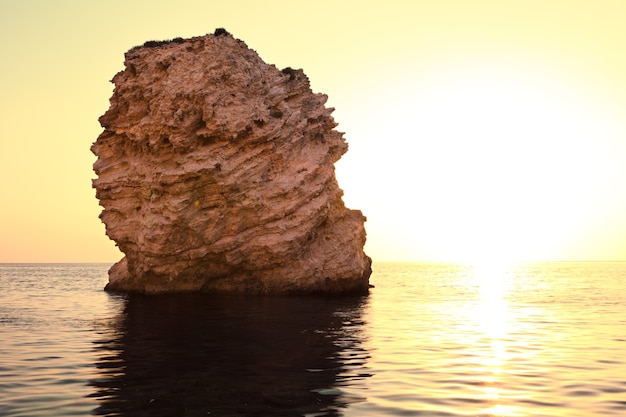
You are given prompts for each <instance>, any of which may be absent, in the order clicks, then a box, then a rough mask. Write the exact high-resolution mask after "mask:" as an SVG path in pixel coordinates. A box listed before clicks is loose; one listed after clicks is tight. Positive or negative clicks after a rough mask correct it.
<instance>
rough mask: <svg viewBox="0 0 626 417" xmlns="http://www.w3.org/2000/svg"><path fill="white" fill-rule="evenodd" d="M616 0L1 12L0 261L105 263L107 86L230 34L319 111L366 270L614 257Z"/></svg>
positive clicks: (218, 4)
mask: <svg viewBox="0 0 626 417" xmlns="http://www.w3.org/2000/svg"><path fill="white" fill-rule="evenodd" d="M624 21H626V2H624V1H621V0H614V1H609V0H594V1H576V0H567V1H550V0H542V1H532V0H530V1H529V0H526V1H515V0H510V1H507V0H492V1H471V0H464V1H461V0H457V1H453V0H438V1H419V0H416V1H408V0H406V1H399V0H387V1H384V2H380V1H376V2H374V1H362V0H361V1H316V2H299V1H294V0H290V1H282V0H275V1H271V2H260V1H238V0H230V1H208V0H198V1H185V0H179V1H176V2H174V1H149V2H148V1H132V2H130V1H112V0H110V1H107V2H86V1H78V0H77V1H70V0H59V1H48V0H45V1H44V0H41V1H37V0H0V48H1V49H0V51H1V53H2V60H1V65H0V87H1V90H0V91H1V94H0V262H114V261H117V260H118V259H119V258H120V257H121V255H120V253H119V252H118V250H117V249H116V248H115V246H114V244H113V243H112V242H111V241H110V240H109V239H108V238H107V237H106V236H105V234H104V226H103V225H102V224H101V223H100V220H99V219H98V214H99V212H100V207H99V206H98V203H97V200H96V199H95V193H94V191H93V190H92V189H91V179H92V178H94V176H95V174H94V173H93V171H92V168H91V165H92V164H93V162H94V161H95V157H94V156H93V155H92V154H91V152H90V151H89V147H90V146H91V144H92V142H94V141H95V140H96V138H97V136H98V134H99V133H100V132H101V127H100V126H99V124H98V121H97V119H98V117H99V116H100V115H101V114H103V113H104V112H105V111H106V110H107V108H108V99H109V97H110V96H111V94H112V88H113V86H112V84H111V83H110V82H109V80H110V79H111V78H112V77H113V75H114V74H115V73H116V72H118V71H120V70H121V69H122V68H123V54H124V52H126V51H127V50H128V49H130V48H131V47H133V46H135V45H139V44H143V43H144V42H145V41H147V40H162V39H171V38H174V37H179V36H180V37H190V36H197V35H204V34H206V33H212V32H213V31H214V30H215V28H217V27H224V28H226V29H227V30H228V31H229V32H231V33H232V34H233V35H234V36H235V37H237V38H239V39H242V40H243V41H245V42H246V43H247V44H248V45H249V46H250V47H251V48H253V49H255V50H256V51H257V52H258V53H259V54H260V55H261V57H262V58H263V59H264V60H265V61H266V62H269V63H272V64H275V65H276V66H277V67H278V68H283V67H287V66H291V67H293V68H303V69H304V71H305V73H306V74H307V75H308V76H309V78H310V80H311V84H312V88H313V90H314V91H316V92H322V93H325V94H327V95H328V96H329V105H330V106H333V107H335V108H336V110H335V113H334V116H335V119H336V121H337V122H338V123H339V127H338V129H339V130H341V131H343V132H346V135H345V136H346V139H347V140H348V142H349V144H350V150H349V151H348V153H347V154H346V155H345V156H344V157H343V159H342V160H341V161H340V162H339V163H338V166H337V175H338V180H339V184H340V186H341V187H342V188H343V189H344V191H345V197H344V200H345V202H346V204H347V205H348V206H349V207H351V208H358V209H361V210H362V211H363V212H364V214H365V215H366V216H367V217H368V221H367V223H366V229H367V231H368V243H367V245H366V251H367V253H368V254H369V255H370V256H372V258H374V260H375V261H395V260H413V261H437V260H484V259H518V258H520V259H544V260H626V184H625V180H626V53H624V51H625V50H626V25H624Z"/></svg>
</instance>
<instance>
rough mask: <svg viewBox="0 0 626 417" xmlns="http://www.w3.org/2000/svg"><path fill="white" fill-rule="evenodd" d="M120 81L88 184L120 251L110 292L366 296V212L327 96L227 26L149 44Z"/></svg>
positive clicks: (134, 53)
mask: <svg viewBox="0 0 626 417" xmlns="http://www.w3.org/2000/svg"><path fill="white" fill-rule="evenodd" d="M125 58H126V59H125V63H124V64H125V69H124V70H123V71H122V72H120V73H118V74H117V75H115V77H114V78H113V83H114V84H115V90H114V93H113V96H112V97H111V100H110V102H111V106H110V108H109V110H108V111H107V112H106V113H105V114H104V115H103V116H102V117H101V118H100V123H101V125H102V126H103V128H104V131H103V132H102V133H101V134H100V136H99V137H98V139H97V141H96V142H95V143H94V144H93V146H92V148H91V149H92V151H93V153H94V154H95V155H96V156H97V157H98V158H97V161H96V162H95V164H94V170H95V172H96V174H97V176H98V178H97V179H95V180H94V181H93V186H94V187H95V188H96V196H97V198H98V199H99V200H100V205H101V206H102V207H103V208H104V209H103V211H102V214H101V215H100V218H101V219H102V221H103V222H104V224H105V225H106V232H107V235H108V236H109V237H110V238H111V239H112V240H114V241H115V242H116V244H117V246H118V247H119V248H120V250H121V251H122V252H123V253H124V254H125V257H124V258H123V259H122V260H121V261H120V262H118V263H117V264H115V265H114V266H113V267H112V268H111V270H110V271H109V284H108V285H107V289H109V290H119V291H131V292H135V291H136V292H146V293H160V292H176V291H204V292H223V293H262V294H285V293H314V292H321V293H349V292H357V293H358V292H366V291H367V289H368V281H369V276H370V273H371V268H370V266H371V260H370V258H369V257H367V256H366V255H365V253H364V252H363V245H364V244H365V229H364V221H365V217H364V216H363V215H362V213H361V212H360V211H357V210H349V209H347V208H346V207H345V206H344V203H343V201H342V191H341V189H340V188H339V186H338V184H337V181H336V179H335V170H334V163H335V162H336V161H337V160H338V159H339V158H340V157H341V155H342V154H343V153H345V152H346V150H347V144H346V142H345V140H344V139H343V136H342V134H341V133H340V132H338V131H336V130H334V127H335V126H336V123H335V122H334V120H333V118H332V116H331V112H332V109H329V108H326V107H325V106H324V103H325V102H326V99H327V97H326V96H325V95H323V94H314V93H313V92H312V91H311V89H310V86H309V81H308V79H307V77H306V76H305V75H304V73H303V72H302V71H301V70H292V69H289V68H287V69H284V70H282V71H281V70H278V69H277V68H276V67H275V66H273V65H268V64H266V63H265V62H263V61H262V60H261V58H260V57H259V56H258V55H257V53H256V52H255V51H253V50H251V49H249V48H248V47H247V46H246V44H245V43H243V42H242V41H240V40H238V39H235V38H233V37H232V36H231V35H230V34H228V33H227V32H225V31H223V30H218V31H216V33H215V34H213V35H207V36H202V37H195V38H191V39H184V40H183V39H175V40H174V41H170V42H147V43H146V44H144V46H141V47H136V48H133V49H131V50H130V51H128V52H127V53H126V55H125Z"/></svg>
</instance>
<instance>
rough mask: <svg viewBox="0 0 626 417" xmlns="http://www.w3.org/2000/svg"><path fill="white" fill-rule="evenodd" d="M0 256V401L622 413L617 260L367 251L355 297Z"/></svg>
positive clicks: (206, 409) (427, 412)
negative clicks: (121, 278) (183, 286)
mask: <svg viewBox="0 0 626 417" xmlns="http://www.w3.org/2000/svg"><path fill="white" fill-rule="evenodd" d="M108 267H109V265H103V264H47V265H46V264H0V416H33V417H36V416H88V415H101V416H124V417H131V416H132V417H135V416H207V415H210V416H311V417H312V416H372V417H373V416H510V417H514V416H568V417H573V416H586V417H588V416H624V415H626V263H544V264H534V265H518V266H515V267H509V268H496V267H495V266H486V267H480V268H478V267H469V266H459V265H444V264H391V263H389V264H385V263H378V264H375V265H374V269H375V270H374V274H373V276H372V283H373V284H375V285H376V288H375V289H373V290H372V291H371V293H370V295H369V296H365V297H348V298H318V297H295V298H293V297H292V298H284V297H217V296H191V295H187V296H156V297H141V296H133V297H127V296H122V295H114V294H108V293H105V292H104V291H102V287H103V286H104V284H105V283H106V280H107V276H106V271H107V269H108Z"/></svg>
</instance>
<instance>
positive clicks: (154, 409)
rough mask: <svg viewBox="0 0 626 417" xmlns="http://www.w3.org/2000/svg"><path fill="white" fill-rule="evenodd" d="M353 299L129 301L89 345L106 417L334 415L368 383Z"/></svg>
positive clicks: (359, 308) (358, 302)
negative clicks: (351, 390) (350, 389)
mask: <svg viewBox="0 0 626 417" xmlns="http://www.w3.org/2000/svg"><path fill="white" fill-rule="evenodd" d="M367 302H368V298H367V296H362V297H347V298H346V297H246V296H207V295H197V294H193V295H192V294H189V295H180V294H178V295H160V296H139V295H133V296H129V297H128V298H127V300H126V305H125V308H124V311H123V313H121V317H119V319H118V320H112V321H111V323H112V325H114V326H119V328H112V329H107V332H105V336H104V337H105V338H104V340H100V341H98V342H96V343H95V349H96V352H97V355H98V358H99V359H98V362H97V363H96V367H97V368H98V376H97V377H96V378H94V379H93V380H92V381H91V382H90V385H91V386H93V387H94V390H95V392H94V393H93V394H92V395H91V397H95V398H96V399H97V400H98V401H99V402H100V405H99V406H98V407H97V408H96V409H95V410H94V411H93V414H95V415H106V416H124V417H130V416H133V417H139V416H207V415H214V416H215V415H219V416H297V415H308V416H338V415H341V409H342V408H344V407H347V406H348V404H350V403H351V402H355V401H362V400H363V398H355V397H350V396H349V395H347V394H346V391H345V390H342V389H341V387H342V386H343V387H346V386H351V385H355V384H356V385H358V384H359V381H360V380H362V379H364V378H367V377H369V376H370V375H369V374H368V373H367V369H366V362H367V358H368V357H369V355H368V352H367V351H366V350H365V349H364V348H363V347H362V342H363V338H364V337H365V329H364V327H365V325H364V322H363V318H362V316H363V311H364V309H365V308H366V306H367Z"/></svg>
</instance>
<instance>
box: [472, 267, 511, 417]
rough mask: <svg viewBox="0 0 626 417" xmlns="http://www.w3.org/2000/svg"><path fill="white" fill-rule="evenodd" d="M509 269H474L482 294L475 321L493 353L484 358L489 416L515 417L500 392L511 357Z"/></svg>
mask: <svg viewBox="0 0 626 417" xmlns="http://www.w3.org/2000/svg"><path fill="white" fill-rule="evenodd" d="M508 268H509V267H508V266H507V265H504V264H494V263H491V264H481V265H476V266H475V267H474V277H475V279H476V283H477V285H478V290H479V295H480V298H479V304H478V306H477V310H476V320H477V322H478V324H479V326H480V329H481V330H482V332H483V334H484V336H485V338H486V339H487V342H488V343H489V344H490V350H489V352H488V353H486V354H485V356H484V357H483V358H482V359H483V363H482V365H483V366H484V367H485V372H486V374H485V375H484V386H483V389H484V396H485V398H486V399H487V400H488V401H489V403H490V406H489V407H487V408H485V409H484V410H483V412H484V413H485V414H486V415H489V416H498V417H513V416H516V415H518V414H516V412H515V408H514V407H511V406H508V405H506V404H504V402H505V401H506V399H504V398H502V393H501V390H500V387H499V385H500V378H501V376H502V374H503V372H504V371H505V369H506V365H507V361H508V359H509V357H508V356H509V355H508V352H507V337H508V332H509V328H508V326H509V324H510V313H509V306H508V302H507V299H506V295H507V292H508V284H509V283H508V274H507V270H508Z"/></svg>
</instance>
